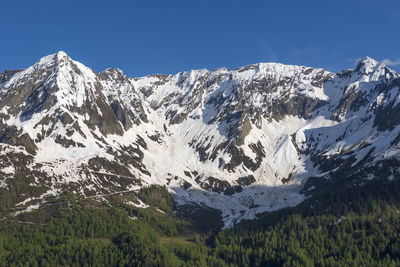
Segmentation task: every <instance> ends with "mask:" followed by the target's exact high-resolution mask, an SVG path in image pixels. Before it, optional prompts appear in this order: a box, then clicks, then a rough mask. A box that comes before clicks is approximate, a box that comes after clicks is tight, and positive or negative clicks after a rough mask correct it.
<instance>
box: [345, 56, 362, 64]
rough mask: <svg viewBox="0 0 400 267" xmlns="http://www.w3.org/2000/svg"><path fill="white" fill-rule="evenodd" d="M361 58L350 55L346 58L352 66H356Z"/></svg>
mask: <svg viewBox="0 0 400 267" xmlns="http://www.w3.org/2000/svg"><path fill="white" fill-rule="evenodd" d="M361 60H362V58H360V57H352V58H349V59H347V60H346V62H347V63H349V64H351V65H352V66H353V65H354V66H356V65H358V63H360V61H361Z"/></svg>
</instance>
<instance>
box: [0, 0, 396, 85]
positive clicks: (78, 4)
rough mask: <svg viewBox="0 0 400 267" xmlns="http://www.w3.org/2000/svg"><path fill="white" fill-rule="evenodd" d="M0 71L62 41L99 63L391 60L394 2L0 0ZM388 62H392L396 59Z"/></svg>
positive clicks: (331, 64)
mask: <svg viewBox="0 0 400 267" xmlns="http://www.w3.org/2000/svg"><path fill="white" fill-rule="evenodd" d="M0 7H1V13H0V14H1V15H0V21H1V24H0V48H1V49H0V72H2V71H3V70H4V69H14V68H26V67H28V66H30V65H32V64H33V63H34V62H35V61H36V60H37V59H39V58H40V57H42V56H45V55H48V54H52V53H55V52H57V51H59V50H64V51H65V52H67V53H68V54H69V56H70V57H72V58H73V59H75V60H78V61H80V62H82V63H84V64H85V65H87V66H89V67H91V68H93V69H94V70H95V71H97V72H99V71H102V70H104V69H106V68H108V67H119V68H121V69H122V70H123V71H124V72H125V73H126V74H127V75H128V76H130V77H135V76H142V75H146V74H151V73H176V72H179V71H183V70H188V69H198V68H208V69H215V68H218V67H223V66H225V67H228V68H229V69H232V68H236V67H239V66H243V65H247V64H252V63H257V62H270V61H273V62H282V63H286V64H296V65H307V66H313V67H323V68H326V69H328V70H331V71H340V70H342V69H345V68H351V67H354V64H355V62H356V61H357V59H358V58H362V57H365V56H370V57H372V58H375V59H377V60H380V61H382V60H385V59H386V62H388V63H392V65H393V68H394V69H396V70H399V69H400V1H398V0H393V1H389V0H347V1H339V0H337V1H321V0H319V1H314V0H312V1H307V0H304V1H288V0H281V1H272V0H271V1H251V0H247V1H244V0H243V1H236V0H230V1H222V0H220V1H219V0H214V1H207V0H203V1H190V0H186V1H172V0H171V1H151V0H147V1H128V0H126V1H122V0H109V1H102V0H97V1H88V0H81V1H75V0H69V1H63V0H51V1H50V0H44V1H42V0H30V1H28V0H5V1H1V5H0ZM396 64H397V66H396Z"/></svg>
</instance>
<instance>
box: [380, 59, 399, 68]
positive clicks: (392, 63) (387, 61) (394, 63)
mask: <svg viewBox="0 0 400 267" xmlns="http://www.w3.org/2000/svg"><path fill="white" fill-rule="evenodd" d="M382 62H383V63H385V64H386V65H388V66H392V67H395V66H400V58H398V59H395V60H391V59H389V58H385V59H384V60H382Z"/></svg>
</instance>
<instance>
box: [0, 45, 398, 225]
mask: <svg viewBox="0 0 400 267" xmlns="http://www.w3.org/2000/svg"><path fill="white" fill-rule="evenodd" d="M399 90H400V76H399V74H397V73H396V72H395V71H393V70H391V69H389V68H388V67H387V66H386V65H385V64H384V63H380V62H377V61H375V60H373V59H371V58H369V57H366V58H364V59H363V60H361V61H360V62H359V63H358V64H357V66H356V67H355V69H350V70H344V71H342V72H339V73H332V72H329V71H327V70H324V69H321V68H311V67H305V66H291V65H283V64H279V63H258V64H254V65H248V66H244V67H241V68H238V69H235V70H228V69H226V68H220V69H216V70H213V71H210V70H206V69H201V70H191V71H185V72H180V73H178V74H176V75H166V74H155V75H149V76H145V77H137V78H129V77H127V76H126V75H125V74H124V73H123V71H121V70H120V69H106V70H105V71H103V72H101V73H96V72H94V71H93V70H91V69H90V68H88V67H86V66H84V65H83V64H81V63H79V62H77V61H74V60H72V59H71V58H70V57H69V56H68V55H67V54H66V53H65V52H62V51H61V52H58V53H56V54H53V55H49V56H46V57H43V58H41V59H40V60H39V61H38V62H36V63H35V64H34V65H32V66H31V67H29V68H27V69H24V70H8V71H5V72H4V73H2V74H0V159H1V160H0V186H1V187H3V188H10V187H12V186H15V181H16V180H18V181H19V183H22V184H23V186H21V189H20V190H19V191H18V194H17V196H16V198H15V201H14V202H13V203H10V207H11V209H10V212H12V214H13V215H16V214H20V213H24V212H27V211H31V210H33V209H36V208H39V207H40V206H41V205H44V204H45V203H46V201H47V198H49V197H50V196H57V195H59V194H60V193H62V192H64V191H68V192H72V193H75V194H79V195H81V196H82V197H85V198H92V199H96V200H100V201H101V200H104V196H107V195H112V194H118V193H120V192H132V194H136V193H137V192H138V190H140V189H141V188H143V187H146V186H149V185H153V184H157V185H165V186H166V187H167V188H168V190H169V192H170V193H171V194H172V195H173V197H174V200H175V202H176V203H177V205H183V204H186V203H196V204H198V205H203V206H207V207H211V208H215V209H218V210H220V211H221V212H222V218H223V221H224V224H225V227H231V226H233V225H234V224H235V223H238V222H240V221H241V220H243V219H254V218H256V216H257V214H260V213H263V212H267V211H273V210H278V209H280V208H283V207H288V206H295V205H297V204H299V203H301V202H302V201H303V200H305V199H306V198H308V197H310V196H311V195H312V194H313V193H314V192H316V191H318V190H319V188H320V187H321V186H323V184H324V181H327V180H329V179H335V178H337V177H341V178H346V179H349V180H352V179H355V178H357V181H360V180H361V181H368V180H372V179H376V178H382V177H383V178H388V179H393V177H395V176H398V175H399V170H398V166H400V157H399V156H400V125H399V124H400V105H399V104H400V91H399ZM139 202H140V203H139V204H137V203H128V204H131V205H139V206H146V203H144V202H143V201H139Z"/></svg>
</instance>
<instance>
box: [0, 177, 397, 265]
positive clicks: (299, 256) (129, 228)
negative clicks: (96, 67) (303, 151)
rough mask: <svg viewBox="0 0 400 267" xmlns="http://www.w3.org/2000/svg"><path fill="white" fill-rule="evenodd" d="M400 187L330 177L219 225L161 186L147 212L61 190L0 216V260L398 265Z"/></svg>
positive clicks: (150, 195) (151, 192)
mask: <svg viewBox="0 0 400 267" xmlns="http://www.w3.org/2000/svg"><path fill="white" fill-rule="evenodd" d="M399 192H400V181H399V180H398V179H394V180H392V181H389V180H386V179H377V180H372V181H369V182H367V183H365V184H363V185H361V186H360V185H357V186H351V185H350V184H349V183H346V182H343V181H340V180H335V181H332V182H330V183H329V184H326V185H325V187H324V188H323V189H321V190H320V191H319V192H318V193H316V194H314V195H313V196H312V197H310V198H308V199H307V200H306V201H304V202H303V203H302V204H300V205H298V206H297V207H293V208H285V209H282V210H279V211H276V212H270V213H266V214H261V215H260V217H259V218H258V219H257V220H252V221H245V222H242V223H240V224H238V225H236V226H235V227H233V228H232V229H226V230H221V227H222V221H221V217H220V213H219V212H218V211H216V210H213V209H210V208H206V207H200V206H195V205H187V206H183V207H176V206H175V204H174V202H173V200H172V197H171V196H170V195H169V194H168V192H167V190H166V188H165V187H159V186H151V187H148V188H146V189H143V190H142V191H141V192H140V194H139V197H140V198H141V199H143V200H146V202H147V203H150V204H151V206H150V207H149V208H137V207H134V206H132V205H127V204H124V203H125V202H124V196H123V195H120V196H119V195H115V196H112V197H111V198H110V199H109V202H102V203H99V202H98V201H90V200H88V199H83V198H79V197H77V196H76V195H73V194H69V193H65V194H63V195H61V196H60V197H57V198H54V199H49V200H48V202H47V203H46V205H45V207H43V208H41V209H39V210H36V211H33V212H30V213H24V214H22V215H21V216H19V217H14V218H11V217H4V218H3V220H1V221H0V232H1V234H0V265H1V266H399V265H400V219H399V218H400V193H399ZM7 194H11V192H8V193H7V192H6V191H2V196H3V197H2V199H1V204H2V205H3V206H5V205H6V203H7ZM4 209H5V208H4V207H3V211H4ZM17 219H18V221H17Z"/></svg>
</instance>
